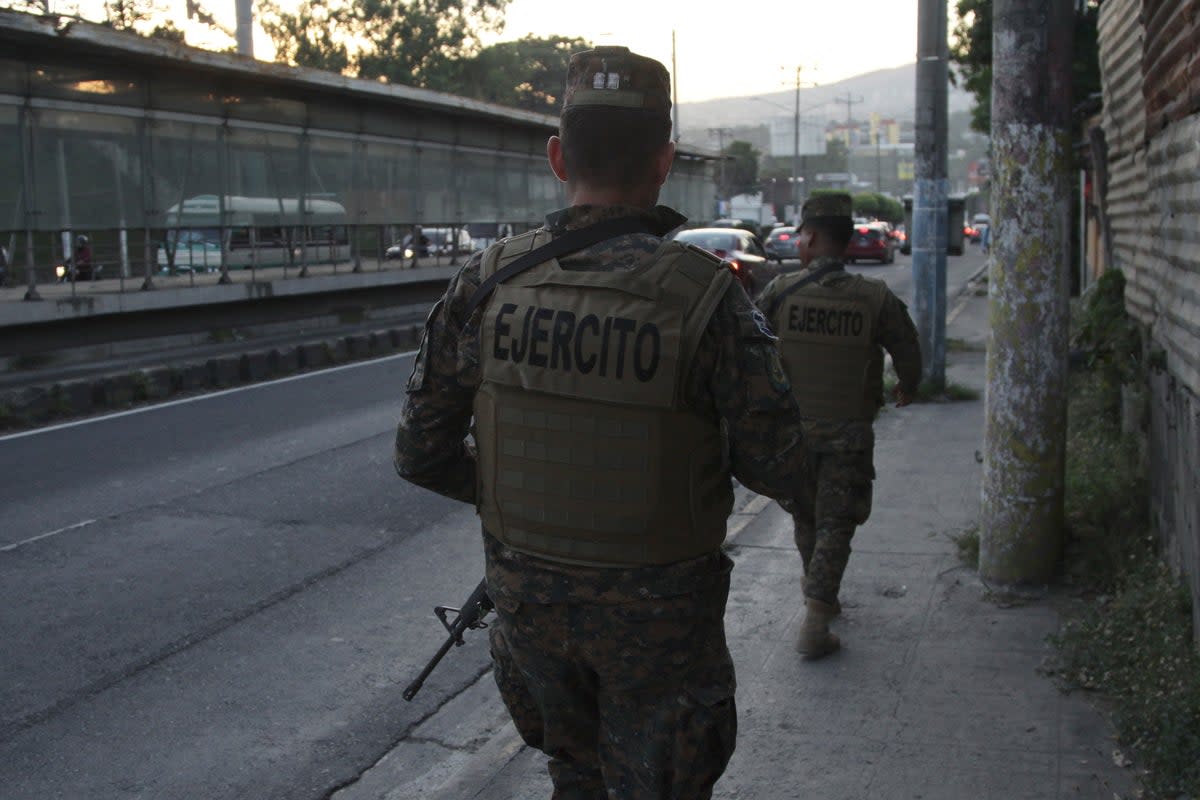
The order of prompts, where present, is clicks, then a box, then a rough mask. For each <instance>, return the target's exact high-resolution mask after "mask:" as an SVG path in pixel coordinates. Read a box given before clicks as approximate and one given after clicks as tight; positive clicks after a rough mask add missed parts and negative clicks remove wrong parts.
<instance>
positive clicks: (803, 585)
mask: <svg viewBox="0 0 1200 800" xmlns="http://www.w3.org/2000/svg"><path fill="white" fill-rule="evenodd" d="M807 591H808V578H807V577H801V578H800V592H801V593H802V594H803V593H804V592H807ZM851 608H853V606H851ZM841 613H842V601H841V600H834V601H833V615H834V616H835V617H836V616H840V615H841Z"/></svg>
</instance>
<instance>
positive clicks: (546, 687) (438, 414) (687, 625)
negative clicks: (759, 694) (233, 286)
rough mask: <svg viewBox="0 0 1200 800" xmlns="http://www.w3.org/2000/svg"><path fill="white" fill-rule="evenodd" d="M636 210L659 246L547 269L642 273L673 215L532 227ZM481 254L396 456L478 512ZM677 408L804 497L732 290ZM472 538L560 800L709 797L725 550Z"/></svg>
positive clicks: (425, 350)
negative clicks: (593, 547) (647, 550)
mask: <svg viewBox="0 0 1200 800" xmlns="http://www.w3.org/2000/svg"><path fill="white" fill-rule="evenodd" d="M626 52H627V51H626ZM572 63H573V65H574V63H575V62H574V60H573V62H572ZM654 63H657V62H654ZM659 67H661V65H659ZM664 75H665V71H664ZM631 215H640V216H642V217H643V218H644V219H645V220H646V221H647V222H648V223H649V225H650V227H651V229H652V230H654V231H656V233H657V235H655V234H649V233H633V234H626V235H622V236H619V237H616V238H614V239H609V240H608V241H605V242H602V243H600V244H597V245H593V246H591V247H588V248H586V249H584V250H581V251H579V252H576V253H574V254H571V255H567V256H563V257H560V258H559V264H560V266H561V267H562V268H563V269H565V270H602V271H621V270H634V269H638V268H641V267H645V266H647V265H648V264H650V263H651V259H652V257H654V255H655V253H656V251H657V250H658V248H659V246H660V245H661V244H662V239H661V236H662V235H664V234H666V233H668V232H669V231H671V230H672V229H674V228H676V227H678V226H679V225H680V224H682V223H683V222H684V221H685V220H684V218H683V217H682V216H680V215H679V214H677V213H676V212H674V211H672V210H671V209H668V208H665V207H662V206H659V207H657V208H654V209H652V210H649V211H647V210H645V209H640V210H639V209H634V208H629V207H622V206H603V207H602V206H576V207H572V208H568V209H565V210H563V211H559V212H556V213H553V214H551V215H549V216H548V217H547V222H546V225H545V227H544V230H546V231H548V232H549V233H550V234H551V235H552V236H554V237H558V236H561V235H563V234H564V233H565V232H567V231H568V230H573V229H576V228H581V227H586V226H589V225H592V224H594V223H597V222H599V221H601V220H604V219H609V218H616V217H628V216H631ZM485 257H486V253H484V254H476V255H475V256H473V257H472V259H471V260H470V261H469V262H468V263H467V264H466V265H465V266H464V267H463V268H462V269H461V270H460V271H459V273H458V274H457V275H455V277H454V278H453V279H451V281H450V285H449V287H448V288H447V291H446V294H445V296H444V297H443V298H442V299H441V300H440V301H438V303H437V304H436V305H435V306H434V308H433V310H432V311H431V312H430V315H429V319H428V321H427V323H426V330H425V336H424V338H423V340H422V344H421V348H420V352H419V354H418V356H417V362H416V364H415V366H414V369H413V374H412V377H411V378H410V380H409V383H408V387H407V393H408V398H407V402H406V404H405V406H404V409H403V412H402V416H401V420H400V425H399V428H398V430H397V434H396V448H395V462H396V468H397V470H398V472H399V473H400V474H401V475H402V476H403V477H405V478H406V479H408V480H410V481H412V482H414V483H417V484H419V485H421V486H424V487H426V488H429V489H432V490H433V491H436V492H439V493H441V494H444V495H447V496H449V497H453V498H456V499H459V500H463V501H465V502H469V503H477V501H478V500H479V495H478V488H477V482H476V480H477V458H476V453H475V449H474V447H473V445H472V444H469V443H468V442H467V441H466V438H467V434H468V432H469V430H470V425H471V421H472V408H473V402H474V397H475V394H476V392H477V390H478V389H479V387H480V385H481V381H482V371H481V352H480V338H481V333H480V320H481V318H482V316H483V314H484V310H485V308H486V304H485V305H484V306H481V307H480V308H479V309H476V310H475V311H474V312H472V313H470V314H468V313H467V305H468V302H469V300H470V298H471V297H472V295H473V294H474V292H475V290H476V288H477V287H478V286H479V284H480V268H481V264H482V263H483V260H484V258H485ZM683 398H684V399H683V403H684V404H685V406H686V407H687V408H688V409H689V410H690V411H693V412H696V413H699V414H701V415H703V416H704V417H705V418H706V419H710V420H711V422H712V425H713V426H714V427H717V426H720V427H722V428H724V429H725V430H726V431H727V434H728V450H727V452H728V463H727V464H726V465H723V466H724V468H726V469H728V470H729V472H730V473H732V475H734V476H736V477H737V478H738V479H739V480H740V481H741V482H742V483H743V484H745V485H746V486H748V487H750V488H751V489H753V490H755V491H758V492H761V493H764V494H767V495H770V496H772V497H776V498H794V497H796V496H797V495H798V493H799V486H800V483H801V480H802V472H803V470H804V469H805V468H807V461H806V459H807V453H806V450H805V448H804V446H803V438H802V432H801V429H800V419H799V414H798V409H797V407H796V404H795V400H794V398H793V396H792V394H791V387H790V385H789V383H788V381H787V377H786V374H785V372H784V370H783V367H782V364H781V363H780V360H779V354H778V351H777V349H776V346H775V340H774V337H773V336H772V335H771V333H770V330H769V328H768V327H767V325H766V324H765V320H764V319H763V316H762V314H761V313H760V312H758V310H757V309H756V308H755V307H754V306H753V305H752V304H751V303H750V301H749V299H748V298H747V296H746V294H745V292H744V291H743V290H742V289H741V288H740V286H738V285H737V284H736V283H733V284H731V286H730V288H729V289H728V290H727V291H726V292H725V294H724V295H723V296H722V297H721V299H720V302H719V303H718V305H717V307H716V309H715V311H714V312H713V314H712V316H711V318H710V321H709V323H708V326H707V328H705V330H704V333H703V336H702V338H701V341H700V344H699V348H698V350H697V353H696V355H695V358H694V359H693V361H692V363H691V365H690V370H689V371H688V372H687V378H686V382H685V384H684V391H683ZM483 542H484V553H485V560H486V572H487V576H486V577H487V585H488V593H489V595H490V596H491V598H492V600H493V602H494V603H495V604H496V609H497V616H498V621H497V624H495V625H493V626H492V627H491V629H490V636H491V648H492V658H493V662H494V665H495V678H496V682H497V685H498V687H499V689H500V692H501V696H502V697H503V699H504V701H505V704H506V705H507V707H508V710H509V712H510V714H511V715H512V718H513V721H514V723H515V725H516V727H517V729H518V731H519V732H520V733H521V735H522V737H523V738H524V740H525V741H526V742H527V743H528V744H530V745H531V746H533V747H537V748H539V749H540V750H542V751H543V752H545V753H546V754H547V755H548V756H549V757H550V763H549V769H550V774H551V776H552V778H553V781H554V786H555V793H554V797H555V798H556V799H557V800H600V798H610V799H612V800H616V799H617V798H623V799H625V800H634V799H635V798H636V799H637V800H641V799H642V798H679V799H680V800H683V799H684V798H687V800H703V799H704V798H708V797H710V796H711V791H712V786H713V784H714V783H715V782H716V780H717V778H719V777H720V775H721V773H722V772H723V771H724V768H725V765H726V764H727V762H728V760H729V758H730V756H731V755H732V753H733V748H734V739H735V734H736V728H737V722H736V712H735V705H734V697H733V695H734V688H735V679H734V670H733V663H732V660H731V658H730V655H729V650H728V647H727V645H726V641H725V633H724V625H723V617H724V610H725V602H726V598H727V596H728V591H729V573H730V570H731V568H732V561H731V560H730V559H729V558H728V556H726V555H725V554H724V553H723V552H721V551H720V549H715V550H713V551H712V552H710V553H707V554H705V555H702V556H700V557H697V558H690V559H687V560H684V561H680V562H676V563H670V564H665V565H654V566H631V567H598V566H579V565H575V564H569V563H563V562H559V561H554V560H550V559H546V558H541V557H538V556H536V555H532V554H530V553H527V552H522V551H518V550H515V549H513V548H511V547H509V546H507V545H505V544H503V543H502V542H501V541H500V540H499V539H497V538H496V536H494V535H492V534H491V533H489V531H487V530H486V529H485V530H484V531H483Z"/></svg>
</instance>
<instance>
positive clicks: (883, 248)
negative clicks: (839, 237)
mask: <svg viewBox="0 0 1200 800" xmlns="http://www.w3.org/2000/svg"><path fill="white" fill-rule="evenodd" d="M860 259H871V260H872V261H878V262H879V263H880V264H891V263H892V262H893V261H895V260H896V244H895V241H894V240H893V239H892V237H891V236H889V235H888V228H887V226H886V225H882V224H880V223H878V222H868V223H866V224H865V225H856V226H854V233H853V234H852V235H851V236H850V244H849V245H848V246H847V247H846V263H848V264H853V263H855V262H857V261H859V260H860Z"/></svg>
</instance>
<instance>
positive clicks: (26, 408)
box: [0, 324, 423, 431]
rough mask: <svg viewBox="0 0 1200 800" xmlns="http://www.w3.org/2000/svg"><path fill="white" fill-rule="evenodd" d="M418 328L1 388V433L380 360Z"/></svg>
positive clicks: (410, 340) (410, 341)
mask: <svg viewBox="0 0 1200 800" xmlns="http://www.w3.org/2000/svg"><path fill="white" fill-rule="evenodd" d="M422 330H423V326H422V325H419V324H413V325H403V326H398V327H389V328H382V329H377V330H372V331H368V332H365V333H354V334H347V335H341V336H333V337H326V338H319V339H309V340H304V341H302V342H299V343H296V344H286V345H279V346H277V347H269V348H257V349H253V350H247V351H243V352H240V353H229V354H226V355H221V356H215V357H207V358H186V357H185V358H181V359H179V360H172V361H167V362H164V363H162V364H159V365H155V366H149V367H139V368H137V369H124V370H115V371H112V372H107V373H103V374H100V375H94V376H90V377H87V378H75V379H71V380H64V381H56V382H53V383H45V384H34V385H31V386H23V387H20V388H16V389H8V390H4V391H0V431H14V430H19V429H22V428H28V427H31V426H35V425H40V424H43V423H46V422H53V421H57V420H62V419H66V418H69V417H76V416H81V415H84V414H91V413H96V412H100V411H116V410H121V409H126V408H131V407H133V406H137V405H141V404H144V403H153V402H158V401H161V400H165V399H167V398H170V397H174V396H176V395H182V394H190V393H193V392H202V391H208V390H213V389H228V388H230V387H233V386H244V385H248V384H252V383H260V382H262V381H268V380H274V379H276V378H282V377H286V376H288V375H294V374H296V373H300V372H308V371H312V370H318V369H322V368H324V367H331V366H335V365H337V364H346V363H350V362H353V361H365V360H368V359H371V358H378V357H379V356H385V355H390V354H393V353H396V352H399V351H401V350H405V349H411V348H413V347H416V345H417V344H418V342H419V341H420V339H421V332H422Z"/></svg>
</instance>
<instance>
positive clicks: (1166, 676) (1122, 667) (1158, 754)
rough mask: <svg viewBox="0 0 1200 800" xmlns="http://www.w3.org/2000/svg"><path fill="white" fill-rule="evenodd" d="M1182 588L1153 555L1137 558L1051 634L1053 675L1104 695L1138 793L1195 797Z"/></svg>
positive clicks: (1196, 670)
mask: <svg viewBox="0 0 1200 800" xmlns="http://www.w3.org/2000/svg"><path fill="white" fill-rule="evenodd" d="M1190 611H1191V609H1190V605H1189V601H1188V597H1187V594H1186V592H1185V591H1184V590H1183V589H1182V588H1181V587H1180V585H1179V582H1178V581H1177V580H1176V579H1175V577H1174V576H1173V575H1172V574H1171V572H1170V570H1169V569H1168V568H1167V567H1166V566H1164V565H1163V564H1162V563H1160V562H1159V561H1158V560H1157V559H1152V558H1145V559H1140V560H1139V561H1138V562H1137V563H1135V564H1133V565H1131V566H1130V570H1129V572H1128V573H1127V576H1126V580H1125V581H1123V583H1122V585H1121V586H1120V587H1119V588H1118V590H1117V592H1116V593H1115V594H1113V595H1106V596H1101V597H1100V598H1098V599H1097V601H1096V602H1095V603H1093V604H1092V605H1091V607H1090V608H1089V609H1088V610H1087V611H1086V612H1084V613H1083V614H1082V615H1081V616H1079V617H1078V618H1076V619H1073V620H1071V621H1069V622H1068V623H1067V624H1066V626H1065V627H1064V629H1063V632H1062V633H1061V634H1060V635H1059V636H1058V637H1056V639H1055V644H1056V645H1057V646H1058V648H1059V652H1060V659H1061V664H1060V666H1059V673H1060V675H1061V676H1062V677H1063V678H1064V679H1066V680H1067V681H1069V682H1070V683H1071V684H1073V685H1075V686H1078V687H1081V688H1084V689H1089V690H1094V691H1099V692H1102V693H1103V694H1104V695H1105V696H1106V697H1108V698H1109V699H1110V700H1111V706H1112V710H1113V716H1114V722H1115V723H1116V726H1117V730H1118V732H1119V734H1120V737H1121V740H1122V742H1124V743H1125V744H1126V745H1128V746H1129V747H1130V748H1132V750H1133V752H1134V755H1135V756H1136V760H1137V762H1138V766H1139V768H1140V770H1141V771H1142V776H1141V777H1142V783H1143V787H1144V789H1145V792H1146V794H1145V796H1146V797H1149V798H1172V799H1173V798H1177V797H1180V796H1188V797H1196V796H1200V655H1198V654H1197V653H1196V651H1195V650H1194V649H1193V647H1192V627H1191V613H1190Z"/></svg>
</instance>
